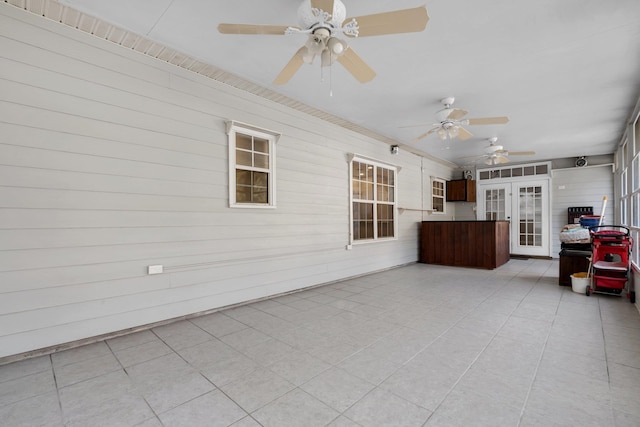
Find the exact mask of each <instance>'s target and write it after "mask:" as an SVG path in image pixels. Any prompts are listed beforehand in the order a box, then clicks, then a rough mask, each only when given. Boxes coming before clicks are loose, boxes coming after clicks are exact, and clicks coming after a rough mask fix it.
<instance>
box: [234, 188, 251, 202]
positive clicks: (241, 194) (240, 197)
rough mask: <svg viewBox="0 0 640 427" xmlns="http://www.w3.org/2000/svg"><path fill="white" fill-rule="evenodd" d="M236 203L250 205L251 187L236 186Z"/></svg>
mask: <svg viewBox="0 0 640 427" xmlns="http://www.w3.org/2000/svg"><path fill="white" fill-rule="evenodd" d="M236 202H238V203H250V202H251V187H249V186H246V187H245V186H240V185H239V186H237V187H236Z"/></svg>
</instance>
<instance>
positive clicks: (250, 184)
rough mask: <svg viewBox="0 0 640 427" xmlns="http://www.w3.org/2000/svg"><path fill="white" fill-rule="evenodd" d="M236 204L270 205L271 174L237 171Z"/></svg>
mask: <svg viewBox="0 0 640 427" xmlns="http://www.w3.org/2000/svg"><path fill="white" fill-rule="evenodd" d="M236 202H237V203H268V202H269V174H268V173H265V172H253V171H246V170H236Z"/></svg>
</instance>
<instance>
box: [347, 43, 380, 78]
mask: <svg viewBox="0 0 640 427" xmlns="http://www.w3.org/2000/svg"><path fill="white" fill-rule="evenodd" d="M338 62H339V63H341V64H342V65H343V66H344V68H346V69H347V71H348V72H350V73H351V74H352V75H353V77H355V78H356V79H358V81H360V83H366V82H368V81H371V80H372V79H373V78H374V77H375V76H376V72H375V71H373V69H372V68H371V67H369V66H368V65H367V63H366V62H364V61H363V60H362V58H360V57H359V56H358V54H357V53H355V52H354V51H353V49H351V48H348V49H346V50H345V51H344V54H343V55H342V56H339V57H338Z"/></svg>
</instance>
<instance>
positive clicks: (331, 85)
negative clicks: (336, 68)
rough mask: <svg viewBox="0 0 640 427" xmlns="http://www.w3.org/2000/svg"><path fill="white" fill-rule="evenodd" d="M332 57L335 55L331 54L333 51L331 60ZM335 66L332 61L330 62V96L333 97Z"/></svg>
mask: <svg viewBox="0 0 640 427" xmlns="http://www.w3.org/2000/svg"><path fill="white" fill-rule="evenodd" d="M331 55H333V53H331V51H329V58H331ZM332 70H333V65H332V64H331V61H329V96H330V97H332V96H333V71H332Z"/></svg>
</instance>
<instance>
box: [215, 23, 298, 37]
mask: <svg viewBox="0 0 640 427" xmlns="http://www.w3.org/2000/svg"><path fill="white" fill-rule="evenodd" d="M287 28H289V26H287V25H253V24H219V25H218V31H219V32H221V33H222V34H260V35H274V36H284V33H285V31H286V30H287ZM294 28H296V27H294Z"/></svg>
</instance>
